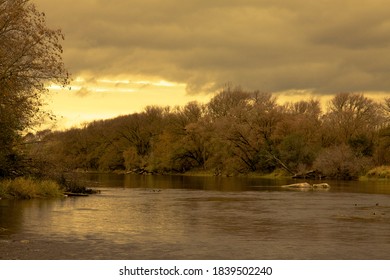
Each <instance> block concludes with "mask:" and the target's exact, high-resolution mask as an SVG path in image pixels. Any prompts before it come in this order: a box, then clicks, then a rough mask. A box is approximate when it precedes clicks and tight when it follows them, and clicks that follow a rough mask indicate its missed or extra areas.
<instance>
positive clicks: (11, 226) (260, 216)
mask: <svg viewBox="0 0 390 280" xmlns="http://www.w3.org/2000/svg"><path fill="white" fill-rule="evenodd" d="M85 180H86V182H88V183H89V184H93V185H94V187H95V188H99V189H100V190H101V194H99V195H92V196H89V197H77V198H70V197H69V198H64V199H58V200H30V201H6V200H0V239H2V240H3V241H4V242H6V241H7V242H8V241H9V242H11V240H28V241H29V242H30V243H31V245H30V247H31V248H30V249H31V252H32V251H33V249H34V250H35V251H34V252H40V253H41V254H44V252H47V253H45V254H48V255H40V256H39V257H40V258H45V256H46V258H59V259H64V258H66V259H69V258H70V259H390V233H389V225H390V200H389V197H390V196H389V195H390V182H375V183H373V182H363V183H362V182H341V183H337V182H332V183H331V185H332V188H331V189H330V190H329V191H309V192H299V191H288V190H285V189H282V188H279V187H278V186H280V185H282V184H285V183H289V182H282V181H275V180H260V179H248V178H246V179H245V178H214V177H212V178H208V177H182V176H137V175H112V174H111V175H107V174H89V175H86V178H85ZM4 244H5V243H4ZM43 244H46V245H43ZM0 246H1V244H0ZM33 246H36V247H33ZM44 246H48V248H42V247H44ZM45 250H46V251H45ZM31 252H30V255H28V256H27V258H34V254H33V253H31Z"/></svg>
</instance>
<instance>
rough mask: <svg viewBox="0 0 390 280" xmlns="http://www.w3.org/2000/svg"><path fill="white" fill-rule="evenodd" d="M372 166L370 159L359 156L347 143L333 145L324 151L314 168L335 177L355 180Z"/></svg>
mask: <svg viewBox="0 0 390 280" xmlns="http://www.w3.org/2000/svg"><path fill="white" fill-rule="evenodd" d="M369 166H370V160H369V159H367V158H365V157H357V156H355V155H354V153H353V152H352V150H351V148H350V147H349V146H347V145H339V146H333V147H330V148H327V149H325V150H324V151H322V152H321V153H320V154H319V156H318V157H317V159H316V160H315V162H314V166H313V167H314V169H316V170H319V171H321V172H322V173H323V174H324V175H325V176H327V177H329V178H333V179H341V180H355V179H358V178H359V176H360V175H361V174H362V173H364V171H365V170H366V169H367V168H368V167H369Z"/></svg>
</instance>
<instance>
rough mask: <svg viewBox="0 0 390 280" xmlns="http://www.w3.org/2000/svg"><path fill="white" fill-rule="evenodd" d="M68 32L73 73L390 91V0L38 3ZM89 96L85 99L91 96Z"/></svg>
mask: <svg viewBox="0 0 390 280" xmlns="http://www.w3.org/2000/svg"><path fill="white" fill-rule="evenodd" d="M35 2H36V3H37V4H38V7H39V8H40V9H41V10H44V11H45V12H46V14H47V17H48V19H49V23H50V25H54V27H62V29H63V31H64V33H65V37H66V41H65V43H64V47H65V54H64V57H65V62H66V64H67V65H68V67H69V69H70V71H71V72H73V73H74V74H76V75H80V74H81V73H83V72H90V73H91V74H92V76H95V77H104V76H109V75H111V76H119V75H121V76H126V75H128V76H135V75H138V76H144V77H148V76H150V77H159V78H160V79H162V80H166V81H172V82H176V83H183V84H186V85H187V90H188V92H190V93H196V92H202V91H213V90H215V89H216V88H218V87H220V86H221V85H224V84H225V83H227V82H231V83H233V84H240V85H242V86H244V87H245V88H251V89H259V90H264V91H272V92H274V91H286V90H294V89H299V90H300V89H302V90H312V91H314V92H318V93H329V92H339V91H389V89H390V79H388V76H389V71H390V37H389V36H388V34H390V12H389V11H390V2H388V1H384V0H362V1H351V0H337V1H336V0H318V1H303V0H294V1H284V0H283V1H282V0H273V1H271V0H246V1H245V0H244V1H241V0H240V1H238V0H214V1H206V0H205V1H200V0H198V1H196V0H191V1H180V0H166V1H160V0H133V1H122V0H113V1H109V2H107V1H102V0H96V1H78V0H77V1H76V0H59V1H51V0H35ZM81 93H83V92H81Z"/></svg>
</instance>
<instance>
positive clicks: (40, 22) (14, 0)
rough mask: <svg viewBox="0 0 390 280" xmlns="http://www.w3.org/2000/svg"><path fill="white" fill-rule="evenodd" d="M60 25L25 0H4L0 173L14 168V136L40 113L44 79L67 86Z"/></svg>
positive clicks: (0, 14)
mask: <svg viewBox="0 0 390 280" xmlns="http://www.w3.org/2000/svg"><path fill="white" fill-rule="evenodd" d="M63 39H64V38H63V35H62V33H61V31H60V30H53V29H50V28H48V27H47V26H46V22H45V14H44V13H41V12H39V11H38V10H37V9H36V7H35V5H34V4H32V3H30V2H29V1H27V0H0V131H1V134H0V176H6V175H10V174H11V173H14V172H16V169H17V164H18V155H17V153H16V150H15V145H16V141H17V140H18V139H19V138H20V135H21V132H23V131H25V130H26V129H28V128H31V127H32V126H34V125H36V124H37V123H38V122H39V121H40V120H41V118H42V116H43V114H42V113H41V107H42V103H43V101H42V95H43V94H44V93H45V92H46V88H45V84H46V83H47V82H53V83H57V84H61V85H66V84H67V82H68V73H67V71H66V70H65V68H64V64H63V62H62V47H61V44H60V43H61V40H63Z"/></svg>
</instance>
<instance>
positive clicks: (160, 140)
mask: <svg viewBox="0 0 390 280" xmlns="http://www.w3.org/2000/svg"><path fill="white" fill-rule="evenodd" d="M386 102H388V100H384V101H383V102H382V103H377V102H374V101H373V100H371V99H369V98H367V97H365V96H364V95H363V94H354V93H341V94H337V95H335V96H334V97H333V98H332V100H331V101H330V102H329V104H328V105H327V108H326V109H325V110H324V112H323V110H322V108H321V104H320V102H319V100H316V99H309V100H302V101H297V102H294V103H287V104H279V102H277V99H276V97H275V96H274V95H272V94H269V93H261V92H257V91H254V92H252V91H245V90H242V89H240V88H230V87H228V88H225V89H223V90H221V91H220V92H219V93H218V94H216V95H215V97H214V98H213V99H211V100H210V102H208V103H207V104H199V103H197V102H191V103H188V104H187V105H185V106H183V107H174V108H170V107H156V106H150V107H147V108H146V109H145V110H144V111H143V112H141V113H135V114H131V115H127V116H121V117H118V118H115V119H110V120H103V121H95V122H92V123H88V124H86V125H85V126H84V127H83V128H73V129H69V130H67V131H62V132H50V131H46V132H42V133H40V134H38V135H30V136H29V137H31V139H29V140H30V141H31V140H32V139H35V140H37V139H38V138H39V140H41V141H40V143H39V144H37V145H36V146H35V150H34V152H33V149H32V150H30V152H32V153H33V154H34V153H35V154H41V155H45V156H44V158H45V160H46V161H48V162H51V164H52V165H61V166H62V167H65V168H66V169H67V170H76V169H78V170H95V171H99V170H100V171H114V170H122V171H126V172H135V173H140V174H143V173H159V174H162V173H183V172H188V171H196V172H208V173H209V174H214V175H226V176H233V175H238V174H246V173H250V172H256V173H260V174H265V173H271V172H274V171H275V170H284V174H290V175H293V174H298V173H304V172H306V171H309V170H317V171H318V172H319V173H320V174H323V176H328V177H332V178H338V179H354V178H357V177H358V176H359V175H361V174H363V173H365V172H366V171H367V170H368V169H369V168H371V167H373V166H376V165H378V166H379V165H385V164H390V158H389V156H388V155H389V154H390V133H389V132H390V126H389V110H388V107H386Z"/></svg>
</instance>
